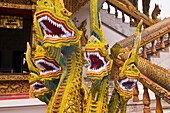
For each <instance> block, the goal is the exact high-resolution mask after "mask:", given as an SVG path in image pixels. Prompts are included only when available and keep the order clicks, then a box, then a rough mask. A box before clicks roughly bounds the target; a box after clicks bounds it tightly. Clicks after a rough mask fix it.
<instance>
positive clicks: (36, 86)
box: [31, 82, 48, 93]
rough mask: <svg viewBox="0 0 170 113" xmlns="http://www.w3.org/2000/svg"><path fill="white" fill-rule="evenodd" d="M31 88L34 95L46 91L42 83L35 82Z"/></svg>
mask: <svg viewBox="0 0 170 113" xmlns="http://www.w3.org/2000/svg"><path fill="white" fill-rule="evenodd" d="M31 86H32V87H33V88H34V89H33V90H34V92H35V93H38V92H43V91H47V90H48V89H47V88H46V87H45V86H44V84H43V83H42V82H35V83H33V84H31Z"/></svg>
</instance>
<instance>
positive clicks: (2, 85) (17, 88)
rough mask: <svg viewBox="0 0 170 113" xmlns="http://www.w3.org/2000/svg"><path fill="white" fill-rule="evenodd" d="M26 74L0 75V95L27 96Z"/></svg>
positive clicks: (27, 83)
mask: <svg viewBox="0 0 170 113" xmlns="http://www.w3.org/2000/svg"><path fill="white" fill-rule="evenodd" d="M28 92H29V82H28V74H22V75H0V94H28Z"/></svg>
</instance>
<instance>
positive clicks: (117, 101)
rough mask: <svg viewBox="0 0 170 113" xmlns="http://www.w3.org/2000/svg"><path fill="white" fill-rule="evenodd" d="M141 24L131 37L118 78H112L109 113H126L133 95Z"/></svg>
mask: <svg viewBox="0 0 170 113" xmlns="http://www.w3.org/2000/svg"><path fill="white" fill-rule="evenodd" d="M142 23H143V21H142V20H141V21H140V23H139V24H138V26H137V28H136V31H135V34H134V35H133V37H134V39H133V46H132V49H131V51H130V52H129V55H128V59H127V60H126V61H125V62H124V64H123V66H122V67H121V68H120V72H119V74H118V76H116V77H114V83H115V86H114V90H113V92H112V96H111V99H110V102H109V113H126V106H127V102H128V100H129V99H130V98H131V97H132V95H133V88H134V86H135V85H136V82H137V78H138V77H139V75H140V71H139V70H138V68H137V63H138V51H139V48H140V42H141V27H142Z"/></svg>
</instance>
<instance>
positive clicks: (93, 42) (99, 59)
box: [85, 0, 112, 80]
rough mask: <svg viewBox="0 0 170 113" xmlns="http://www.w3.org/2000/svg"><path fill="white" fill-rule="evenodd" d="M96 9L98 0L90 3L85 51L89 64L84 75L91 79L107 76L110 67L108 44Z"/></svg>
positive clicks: (100, 78)
mask: <svg viewBox="0 0 170 113" xmlns="http://www.w3.org/2000/svg"><path fill="white" fill-rule="evenodd" d="M98 12H99V10H98V0H91V3H90V13H91V16H90V17H91V18H90V32H91V37H90V39H89V40H88V43H87V44H86V47H85V51H86V57H87V60H88V63H89V66H88V67H87V69H86V75H87V77H88V78H91V79H95V80H96V79H98V80H102V78H103V77H104V76H108V74H109V73H110V71H111V68H112V60H111V59H110V57H109V54H108V44H107V42H106V41H105V38H104V34H103V31H102V27H101V22H100V17H99V13H98Z"/></svg>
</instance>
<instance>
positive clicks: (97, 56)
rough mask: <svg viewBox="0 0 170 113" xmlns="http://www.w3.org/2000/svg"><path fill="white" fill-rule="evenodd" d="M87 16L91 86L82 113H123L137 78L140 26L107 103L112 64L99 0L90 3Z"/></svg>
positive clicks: (87, 45) (87, 55) (87, 47)
mask: <svg viewBox="0 0 170 113" xmlns="http://www.w3.org/2000/svg"><path fill="white" fill-rule="evenodd" d="M90 14H91V15H90V34H91V37H90V39H89V40H88V43H87V44H86V48H85V51H86V57H87V60H88V63H89V66H88V67H87V69H86V75H87V77H88V78H89V79H90V80H91V82H92V85H91V89H90V91H89V94H88V100H87V101H86V103H85V109H84V111H83V113H92V112H93V113H126V106H127V102H128V100H129V99H130V98H131V97H132V94H133V93H132V91H133V88H134V86H135V85H136V83H137V78H138V76H139V75H140V71H139V70H138V68H137V62H138V51H139V47H140V41H141V27H142V23H143V22H142V21H141V22H140V23H139V24H138V26H137V29H136V32H135V34H134V42H133V47H132V50H131V51H130V53H129V57H128V59H127V60H126V61H125V63H124V64H123V66H122V67H121V69H120V72H119V75H118V76H117V77H115V80H114V82H115V87H114V90H113V92H112V97H111V99H110V102H109V103H108V89H109V80H110V75H111V70H112V64H113V60H112V59H111V58H110V57H109V54H108V44H107V42H106V41H105V38H104V34H103V32H102V24H101V20H100V16H99V9H98V0H91V2H90Z"/></svg>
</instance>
